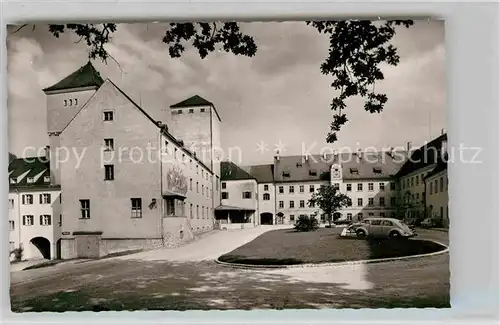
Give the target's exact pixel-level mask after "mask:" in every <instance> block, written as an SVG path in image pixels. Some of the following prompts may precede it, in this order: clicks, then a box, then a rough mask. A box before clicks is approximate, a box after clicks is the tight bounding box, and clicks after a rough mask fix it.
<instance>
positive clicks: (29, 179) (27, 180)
mask: <svg viewBox="0 0 500 325" xmlns="http://www.w3.org/2000/svg"><path fill="white" fill-rule="evenodd" d="M26 182H27V183H28V184H32V183H34V182H35V178H34V177H28V178H27V179H26Z"/></svg>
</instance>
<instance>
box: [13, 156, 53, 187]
mask: <svg viewBox="0 0 500 325" xmlns="http://www.w3.org/2000/svg"><path fill="white" fill-rule="evenodd" d="M45 176H50V163H49V161H48V160H47V159H46V158H45V157H27V158H17V159H14V160H12V161H11V162H10V164H9V187H11V188H15V187H37V186H42V185H46V186H50V181H48V182H47V181H45ZM31 177H33V178H34V182H33V183H28V178H31ZM10 179H16V180H17V182H16V183H15V184H11V183H10Z"/></svg>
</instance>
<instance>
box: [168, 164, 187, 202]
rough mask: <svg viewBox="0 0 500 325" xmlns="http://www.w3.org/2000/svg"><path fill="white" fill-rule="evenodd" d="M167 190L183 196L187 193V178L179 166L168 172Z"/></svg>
mask: <svg viewBox="0 0 500 325" xmlns="http://www.w3.org/2000/svg"><path fill="white" fill-rule="evenodd" d="M167 188H168V190H169V191H172V192H174V193H178V194H183V195H185V194H186V193H187V190H188V184H187V178H186V177H185V176H184V174H183V172H182V169H181V168H180V167H179V166H173V167H172V168H170V169H169V170H168V171H167Z"/></svg>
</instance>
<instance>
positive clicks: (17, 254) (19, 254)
mask: <svg viewBox="0 0 500 325" xmlns="http://www.w3.org/2000/svg"><path fill="white" fill-rule="evenodd" d="M23 250H24V249H23V247H22V246H19V248H16V249H14V250H13V251H12V254H14V260H15V261H16V262H20V261H22V260H23Z"/></svg>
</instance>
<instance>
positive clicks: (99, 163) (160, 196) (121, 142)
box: [44, 62, 220, 259]
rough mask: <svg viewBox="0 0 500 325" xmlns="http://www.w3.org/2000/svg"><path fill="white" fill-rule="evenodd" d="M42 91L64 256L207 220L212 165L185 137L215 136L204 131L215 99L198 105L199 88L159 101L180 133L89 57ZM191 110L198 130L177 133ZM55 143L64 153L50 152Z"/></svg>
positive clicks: (149, 244) (214, 124)
mask: <svg viewBox="0 0 500 325" xmlns="http://www.w3.org/2000/svg"><path fill="white" fill-rule="evenodd" d="M44 92H45V94H46V97H47V128H48V132H49V138H50V154H51V157H52V159H51V160H50V161H51V166H50V167H51V176H52V177H51V178H52V179H51V184H52V186H59V185H60V186H61V188H62V189H63V196H62V204H61V210H62V216H63V219H64V221H63V224H62V229H61V230H62V239H61V255H62V258H65V259H67V258H75V257H98V256H103V255H107V254H109V253H113V252H117V251H123V250H129V249H134V248H153V247H159V246H166V247H173V246H177V245H179V244H180V243H182V242H186V241H189V240H191V239H192V238H193V236H194V234H196V233H199V232H203V231H207V230H210V229H213V225H214V218H213V216H214V207H215V206H214V205H218V202H219V198H220V194H219V179H220V174H219V170H218V165H217V164H216V163H215V162H214V161H213V160H214V159H213V157H211V156H208V157H199V155H197V154H196V151H195V152H192V151H191V150H190V148H189V147H188V146H187V144H188V142H189V145H191V144H192V143H194V144H195V145H200V143H201V144H205V143H207V142H208V143H211V144H212V145H217V144H218V143H219V142H220V140H219V138H218V136H219V135H218V133H213V134H215V136H213V135H210V134H206V132H205V130H206V129H212V130H213V129H217V128H218V123H219V122H220V119H219V118H218V115H217V113H216V110H215V107H214V106H213V104H210V105H208V106H207V107H206V108H205V109H206V110H207V111H205V112H201V109H200V105H199V104H200V101H201V102H204V103H205V102H207V101H205V100H203V99H202V98H201V97H199V96H195V98H196V100H195V101H190V100H187V101H185V102H181V103H180V104H177V105H173V107H172V108H169V109H168V110H164V113H165V114H172V116H173V119H174V120H176V122H175V123H174V124H175V125H176V126H177V128H175V129H176V130H177V132H178V137H176V136H174V135H173V134H172V133H171V132H170V131H169V129H168V127H167V125H166V120H167V118H168V116H167V115H165V116H164V119H162V120H161V121H156V120H154V119H153V118H152V117H151V116H150V115H149V114H148V113H147V112H146V111H145V110H144V109H143V108H142V107H140V106H139V105H138V104H137V103H135V102H134V101H133V100H132V99H131V98H130V97H129V96H128V95H127V94H125V93H124V92H123V91H122V90H121V89H120V88H119V87H118V86H116V85H115V84H114V83H113V82H112V81H111V80H109V79H107V80H103V79H102V78H101V77H100V75H99V73H98V72H97V71H96V70H95V69H94V67H93V66H92V64H91V63H90V62H89V63H87V64H86V65H85V66H83V67H81V68H80V69H78V70H77V71H75V72H74V73H72V74H70V75H69V76H67V77H66V78H64V79H63V80H61V81H60V82H58V83H56V84H55V85H53V86H51V87H48V88H45V89H44ZM174 107H179V110H182V111H183V112H184V111H185V113H186V115H187V116H188V117H187V119H183V120H182V121H181V120H180V119H178V118H177V116H178V115H180V114H179V112H178V110H177V109H174ZM180 107H182V108H180ZM191 110H193V112H191ZM195 110H198V111H197V112H194V111H195ZM205 114H209V115H210V116H212V118H206V117H205ZM214 116H215V117H214ZM190 120H191V121H192V122H193V123H194V125H196V129H197V130H198V131H199V132H198V133H193V134H188V133H185V132H184V133H183V130H184V129H185V128H188V129H192V128H191V127H190V125H189V121H190ZM61 149H68V150H69V154H68V155H67V156H65V157H59V156H56V155H58V154H61ZM202 158H203V159H202Z"/></svg>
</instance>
